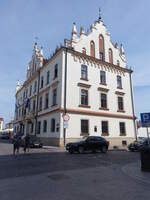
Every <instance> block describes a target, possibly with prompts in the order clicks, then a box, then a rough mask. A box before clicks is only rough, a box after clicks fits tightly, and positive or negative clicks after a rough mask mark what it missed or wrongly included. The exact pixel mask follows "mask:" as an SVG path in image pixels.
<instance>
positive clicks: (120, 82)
mask: <svg viewBox="0 0 150 200" xmlns="http://www.w3.org/2000/svg"><path fill="white" fill-rule="evenodd" d="M117 88H122V79H121V76H117Z"/></svg>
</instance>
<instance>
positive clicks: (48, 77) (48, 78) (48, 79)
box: [46, 71, 50, 84]
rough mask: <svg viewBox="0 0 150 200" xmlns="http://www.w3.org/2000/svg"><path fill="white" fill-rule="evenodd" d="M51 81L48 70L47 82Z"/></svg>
mask: <svg viewBox="0 0 150 200" xmlns="http://www.w3.org/2000/svg"><path fill="white" fill-rule="evenodd" d="M49 81H50V72H49V71H48V72H47V78H46V84H49Z"/></svg>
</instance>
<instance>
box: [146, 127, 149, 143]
mask: <svg viewBox="0 0 150 200" xmlns="http://www.w3.org/2000/svg"><path fill="white" fill-rule="evenodd" d="M146 130H147V139H148V145H149V132H148V127H146Z"/></svg>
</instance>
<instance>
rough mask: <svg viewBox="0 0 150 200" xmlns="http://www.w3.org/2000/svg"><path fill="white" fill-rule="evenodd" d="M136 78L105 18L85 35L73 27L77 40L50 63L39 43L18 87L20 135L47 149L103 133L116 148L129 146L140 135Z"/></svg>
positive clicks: (68, 42)
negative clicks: (38, 140) (37, 139)
mask: <svg viewBox="0 0 150 200" xmlns="http://www.w3.org/2000/svg"><path fill="white" fill-rule="evenodd" d="M131 74H132V70H131V69H128V68H127V66H126V59H125V53H124V49H123V46H122V45H121V47H120V49H119V47H118V44H117V43H116V44H113V43H112V42H111V38H110V34H109V33H108V31H107V29H106V27H105V25H104V24H103V22H102V20H101V19H100V18H99V19H98V20H97V21H95V22H94V24H92V25H91V29H90V32H88V33H85V32H84V29H83V28H81V30H80V35H79V36H78V34H77V29H76V25H75V24H73V29H72V36H71V40H65V42H64V46H61V47H60V48H57V49H56V51H55V53H54V54H53V55H52V56H51V58H50V59H47V60H46V59H44V58H43V51H42V49H41V50H39V49H38V46H37V44H35V46H34V51H33V56H32V60H31V62H30V63H29V66H28V69H27V78H26V80H25V82H24V84H23V85H20V84H19V83H18V84H17V91H16V109H15V122H14V131H15V132H20V133H21V134H33V135H36V136H37V137H40V138H41V140H42V141H43V143H44V144H46V145H58V146H63V145H64V141H65V143H66V142H70V141H76V140H79V139H81V138H83V137H86V136H88V135H97V136H103V137H105V138H106V139H107V140H108V141H109V142H110V146H114V147H122V146H126V145H127V144H128V143H130V142H131V141H133V140H134V139H135V131H136V130H135V115H134V104H133V94H132V81H131ZM65 114H67V115H69V121H68V123H67V124H65V125H66V127H67V128H64V122H63V115H65Z"/></svg>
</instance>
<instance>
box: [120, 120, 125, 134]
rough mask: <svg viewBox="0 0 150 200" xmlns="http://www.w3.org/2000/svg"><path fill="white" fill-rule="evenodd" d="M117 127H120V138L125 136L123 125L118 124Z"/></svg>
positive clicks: (122, 123)
mask: <svg viewBox="0 0 150 200" xmlns="http://www.w3.org/2000/svg"><path fill="white" fill-rule="evenodd" d="M119 125H120V136H125V135H126V128H125V123H124V122H120V123H119Z"/></svg>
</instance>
